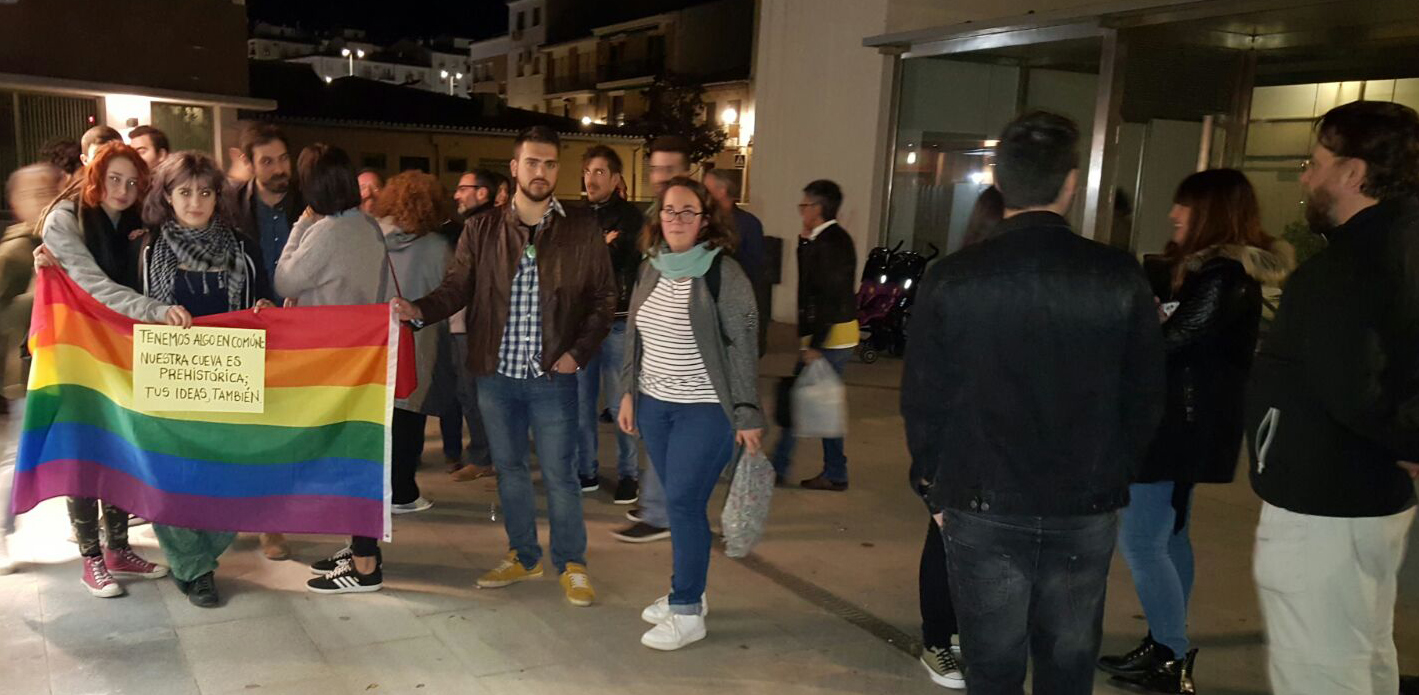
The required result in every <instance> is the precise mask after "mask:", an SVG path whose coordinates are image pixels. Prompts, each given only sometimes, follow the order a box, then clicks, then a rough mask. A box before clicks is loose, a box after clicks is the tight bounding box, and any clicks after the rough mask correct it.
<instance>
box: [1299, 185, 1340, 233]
mask: <svg viewBox="0 0 1419 695" xmlns="http://www.w3.org/2000/svg"><path fill="white" fill-rule="evenodd" d="M1334 207H1335V198H1334V197H1333V196H1331V195H1330V192H1329V191H1327V190H1325V189H1324V188H1316V189H1312V190H1309V191H1306V224H1307V225H1309V226H1310V228H1311V232H1312V233H1314V234H1325V233H1326V232H1329V231H1331V230H1332V229H1335V222H1334V221H1333V220H1332V217H1331V210H1332V209H1333V208H1334Z"/></svg>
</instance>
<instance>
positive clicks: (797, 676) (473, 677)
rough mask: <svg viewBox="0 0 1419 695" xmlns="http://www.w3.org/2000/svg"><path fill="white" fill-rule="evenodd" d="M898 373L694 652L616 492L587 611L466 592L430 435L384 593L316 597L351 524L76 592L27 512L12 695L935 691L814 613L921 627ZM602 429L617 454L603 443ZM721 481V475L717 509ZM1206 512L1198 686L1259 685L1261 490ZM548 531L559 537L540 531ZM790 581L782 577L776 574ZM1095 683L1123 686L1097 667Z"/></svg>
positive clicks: (858, 384)
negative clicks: (194, 566) (663, 645)
mask: <svg viewBox="0 0 1419 695" xmlns="http://www.w3.org/2000/svg"><path fill="white" fill-rule="evenodd" d="M790 360H791V356H790V355H789V354H787V353H786V352H782V351H780V352H777V353H776V354H774V355H771V356H770V357H769V358H768V359H767V360H766V361H765V364H764V372H765V373H766V374H782V373H786V372H787V371H788V369H789V367H790V366H791V364H790ZM899 374H900V365H899V363H897V362H895V361H892V360H884V361H883V362H881V363H879V364H877V365H872V366H865V365H861V364H853V365H852V366H850V367H849V372H848V381H849V383H850V385H851V386H852V388H851V390H850V398H851V411H852V414H853V422H852V433H851V436H850V439H849V444H848V454H849V458H850V461H851V464H850V466H851V471H852V476H853V478H852V489H851V490H850V491H849V492H847V493H844V494H837V493H825V492H806V491H801V490H782V491H780V492H779V493H778V494H777V496H776V498H775V500H774V509H773V516H772V522H771V526H770V529H769V535H768V537H767V538H766V540H765V541H764V543H763V544H762V545H761V546H760V547H759V549H758V550H757V551H756V556H757V562H756V563H750V564H745V563H739V562H735V561H732V560H729V559H727V558H725V557H724V556H723V555H721V554H718V553H716V555H715V557H714V559H713V561H712V566H711V572H710V585H709V586H710V589H709V592H710V595H711V602H712V603H713V613H712V614H711V616H710V618H709V628H710V636H709V638H708V639H707V640H705V641H703V642H701V643H699V644H696V645H694V646H692V647H690V648H687V649H685V650H683V651H680V652H676V653H659V652H653V651H651V650H648V649H646V648H644V647H642V646H641V645H640V644H639V641H638V640H639V636H640V634H641V633H642V632H643V631H644V630H645V629H646V627H647V626H646V625H644V624H643V623H641V621H640V618H639V612H640V609H641V608H642V607H643V606H644V605H645V604H646V603H648V602H650V601H651V600H653V599H654V598H655V597H657V596H659V595H661V594H663V593H664V592H665V589H666V585H667V583H668V577H669V563H670V545H669V543H666V542H661V543H655V544H649V545H642V546H632V545H625V544H621V543H617V542H615V541H614V540H612V539H611V538H610V537H609V535H608V532H609V531H610V530H611V529H612V528H614V527H616V526H617V525H619V524H621V523H623V520H622V518H621V513H622V512H623V511H624V508H623V507H618V506H615V505H612V504H611V503H610V492H609V490H607V489H603V490H602V491H601V492H598V493H595V494H592V495H588V496H587V498H586V518H587V526H588V531H589V537H590V543H591V547H590V549H589V553H588V556H589V561H590V568H591V573H592V578H593V581H594V582H595V585H596V589H597V592H598V601H597V604H596V605H595V606H594V607H592V608H574V607H572V606H570V605H568V604H567V603H566V602H565V600H564V599H563V598H562V596H561V592H560V589H559V587H558V586H557V582H556V579H555V578H554V577H552V576H551V574H550V573H549V574H548V577H547V578H546V579H544V580H541V581H536V582H531V583H527V584H522V585H518V586H514V587H510V588H507V589H499V590H491V591H480V590H478V589H476V588H473V579H474V577H475V576H476V575H477V573H478V572H480V571H482V570H484V569H486V568H488V567H491V566H492V565H494V564H496V562H497V561H498V559H499V558H500V556H501V555H502V554H503V553H504V552H505V542H506V541H505V537H504V535H503V532H502V528H501V518H500V517H499V518H498V519H497V520H496V521H494V520H492V519H491V518H490V516H492V514H491V513H492V512H493V511H494V504H495V501H496V492H495V491H494V489H493V486H492V483H490V482H488V481H486V480H483V481H476V482H473V483H463V484H458V483H453V482H450V481H449V480H448V479H447V476H446V475H445V474H444V473H443V472H442V469H443V466H442V463H441V458H442V457H441V456H440V455H439V453H438V446H437V443H436V442H437V433H436V429H435V428H433V427H431V428H430V430H429V434H430V441H429V447H428V453H427V454H426V456H425V460H426V461H427V462H428V464H427V465H426V466H425V469H424V470H423V471H422V472H421V474H420V482H421V484H422V485H423V486H424V490H425V495H426V496H427V497H429V498H431V499H433V500H434V502H435V507H434V508H433V509H432V510H430V511H428V512H424V513H420V514H413V515H406V516H403V517H399V518H398V519H397V521H396V524H395V539H396V540H395V542H394V543H393V544H390V545H388V546H387V547H386V551H385V552H386V556H385V557H386V568H387V569H386V588H385V590H384V591H382V592H379V593H375V594H365V595H356V596H318V595H315V594H310V593H307V592H306V591H305V590H304V586H303V585H304V582H305V580H306V579H308V578H309V577H310V574H309V572H308V571H307V569H306V567H305V565H304V564H303V563H304V562H309V561H312V560H315V559H319V558H320V557H322V556H323V555H324V554H325V553H327V552H330V551H332V550H334V549H336V548H338V547H339V545H340V544H341V543H340V541H339V540H337V539H328V538H305V537H302V538H297V539H294V540H295V542H294V550H295V553H296V558H297V561H292V562H270V561H267V560H265V559H264V558H262V557H261V555H260V553H259V551H258V549H257V547H256V539H255V537H252V536H244V537H242V538H240V539H239V540H238V542H237V544H236V545H235V546H234V547H233V548H232V550H231V551H229V552H228V553H227V554H226V555H225V556H224V557H223V559H222V568H221V569H220V570H219V573H218V579H219V586H220V588H221V590H222V592H223V595H224V598H225V599H226V601H225V605H224V606H223V607H221V608H219V609H215V610H202V609H198V608H194V607H192V606H190V605H188V604H187V602H186V599H185V598H184V597H183V596H181V595H180V594H179V593H178V591H177V589H176V588H175V587H174V586H173V585H172V584H171V583H170V582H169V581H168V580H158V581H138V582H126V585H127V588H128V591H129V593H128V595H127V596H125V597H123V598H120V599H110V600H100V599H95V598H92V597H90V596H89V595H88V594H87V592H86V591H85V590H84V589H83V587H82V586H81V585H80V583H79V579H78V577H79V564H78V561H77V555H76V550H75V546H74V545H73V544H72V543H68V542H66V541H65V540H64V539H65V538H66V537H67V534H68V531H67V521H66V518H65V514H64V508H63V505H62V503H60V502H57V501H53V502H49V503H46V504H45V505H43V506H42V507H41V508H40V509H39V510H37V511H35V512H33V513H31V514H29V515H26V517H24V518H22V519H21V530H20V532H19V533H18V534H17V535H16V537H15V538H14V541H13V552H14V553H15V554H16V555H17V556H18V557H19V558H21V559H23V560H25V566H24V567H23V569H22V571H21V572H19V573H17V574H15V575H12V576H8V577H0V693H4V694H5V695H29V694H31V693H53V694H54V695H70V694H78V693H85V694H88V693H95V694H97V693H103V694H108V693H115V694H116V693H141V694H143V695H156V694H167V693H173V694H187V693H202V694H204V695H217V694H221V693H246V694H252V693H255V694H261V695H275V694H285V693H417V694H428V695H432V694H434V693H460V694H461V693H471V694H477V693H488V694H489V695H493V694H496V695H511V694H513V693H561V692H575V693H578V694H579V695H597V694H600V693H608V694H610V693H616V694H617V695H621V694H637V693H647V694H649V693H656V694H659V693H666V694H670V693H709V692H730V691H733V692H741V693H759V692H762V693H775V694H779V693H783V694H789V693H893V694H900V695H910V694H912V693H936V692H943V691H942V690H941V689H939V688H937V687H936V686H934V685H932V684H931V683H930V682H929V681H928V680H926V678H925V674H924V671H923V669H922V667H921V665H920V664H918V663H917V662H916V661H915V660H914V659H913V658H912V657H910V656H908V655H907V654H906V653H905V652H904V651H903V649H900V648H898V646H894V645H893V644H890V643H888V642H887V641H884V640H883V639H882V638H880V637H879V636H877V635H876V634H873V632H870V631H868V630H864V629H862V628H860V627H858V626H857V625H854V624H853V623H851V622H849V621H848V620H845V619H844V618H843V617H840V616H839V615H835V614H834V613H832V612H830V611H828V610H825V609H824V608H823V607H821V606H823V605H827V604H829V603H831V601H826V602H825V601H824V600H823V597H824V596H826V595H829V594H830V595H831V596H833V597H836V598H839V599H841V600H843V601H846V602H847V603H849V604H852V605H853V606H854V607H855V608H856V609H857V611H859V612H860V613H865V614H866V616H867V617H866V618H863V617H862V616H859V618H860V621H864V620H865V621H866V622H868V623H874V622H876V621H878V620H880V624H879V627H880V628H882V629H879V630H876V632H878V633H891V632H895V631H900V632H902V633H906V634H907V635H910V636H912V637H915V636H917V635H918V627H919V625H918V621H919V619H918V617H917V612H916V611H917V599H916V592H917V586H916V584H917V581H916V575H917V561H918V557H919V553H920V548H921V541H922V538H923V534H924V533H925V526H926V519H925V514H924V511H923V510H922V509H921V508H920V505H919V503H918V502H917V501H916V500H915V499H914V497H913V496H912V494H911V493H910V491H908V490H907V488H906V485H905V471H906V452H905V447H904V444H903V441H902V436H901V420H900V416H899V414H898V411H897V395H898V394H897V391H896V388H895V387H896V383H897V380H898V378H899ZM766 383H767V382H766ZM602 439H603V451H607V452H609V449H610V447H611V446H612V444H611V438H610V437H603V438H602ZM817 453H818V449H817V447H816V444H810V445H806V446H803V447H801V448H800V451H799V455H798V458H797V462H798V466H799V468H800V469H801V470H800V471H797V473H801V474H802V475H801V476H796V477H807V476H809V475H812V474H813V473H816V469H815V468H814V466H813V464H814V462H815V461H816V460H817V459H818V456H817ZM603 460H609V457H603ZM606 487H609V486H606ZM722 495H723V486H721V489H720V491H719V494H717V495H716V498H715V502H714V503H713V504H714V505H717V504H718V502H719V500H721V499H722ZM1195 509H1196V513H1195V518H1194V531H1193V537H1194V542H1195V544H1196V547H1197V556H1198V579H1197V588H1196V591H1195V595H1194V597H1193V602H1192V604H1193V605H1192V615H1191V622H1192V632H1193V635H1194V638H1195V641H1196V643H1197V645H1198V646H1199V647H1200V648H1201V656H1200V658H1199V662H1198V685H1199V692H1204V693H1209V694H1211V695H1222V694H1237V695H1240V694H1242V693H1264V692H1266V687H1265V678H1264V675H1263V668H1262V660H1261V657H1262V653H1263V652H1262V645H1261V639H1262V637H1261V625H1260V620H1259V616H1258V613H1257V609H1256V599H1255V594H1254V589H1253V586H1252V583H1251V581H1250V578H1249V575H1250V551H1251V538H1252V536H1251V534H1252V529H1253V528H1254V525H1255V519H1256V514H1257V503H1256V501H1255V498H1254V496H1253V495H1252V494H1251V492H1250V491H1249V490H1248V489H1247V487H1246V486H1245V484H1244V483H1243V484H1234V485H1230V486H1207V487H1202V488H1199V489H1198V492H1197V502H1196V505H1195ZM712 518H713V516H712ZM543 533H544V536H543V538H544V541H545V526H544V527H543ZM134 540H135V545H137V546H138V547H139V548H140V552H146V553H147V554H148V556H149V557H150V558H153V559H159V558H160V556H161V553H160V551H158V550H157V545H156V542H155V541H154V540H153V538H152V534H151V530H149V529H148V528H147V527H139V528H138V529H135V531H134ZM1413 565H1414V563H1411V566H1410V567H1408V568H1407V570H1406V572H1407V574H1406V576H1405V581H1404V584H1403V589H1402V591H1403V596H1402V597H1401V602H1402V603H1401V606H1400V615H1399V616H1398V618H1397V621H1396V624H1397V626H1398V628H1397V629H1398V631H1399V632H1398V640H1399V647H1400V654H1401V660H1402V662H1403V663H1404V664H1405V665H1406V666H1408V667H1409V670H1411V671H1413V670H1419V621H1416V620H1415V618H1416V617H1419V571H1415V568H1414V567H1413ZM764 567H767V568H768V570H767V571H765V570H764V569H763V568H764ZM785 576H787V577H789V578H791V579H792V581H775V579H779V580H782V579H783V578H784V577H785ZM789 586H791V587H794V588H795V589H796V591H793V590H790V589H789V588H787V587H789ZM805 586H806V587H810V588H811V589H812V590H810V591H804V590H803V589H804V587H805ZM1109 588H1110V593H1109V610H1108V615H1107V617H1106V623H1105V626H1106V632H1107V634H1106V638H1105V649H1106V650H1121V649H1126V648H1127V647H1130V646H1131V645H1132V643H1133V642H1134V641H1135V640H1137V639H1138V638H1139V637H1140V636H1141V634H1142V633H1143V631H1144V630H1145V627H1144V625H1143V623H1142V621H1141V619H1140V618H1141V616H1140V611H1139V608H1138V602H1137V599H1136V598H1134V595H1133V592H1132V586H1131V583H1130V579H1129V577H1128V572H1127V568H1126V567H1125V566H1124V565H1123V564H1122V562H1121V561H1116V563H1115V569H1114V572H1113V573H1112V575H1111V578H1110V587H1109ZM908 648H909V645H908ZM1097 691H1098V692H1104V693H1111V692H1121V691H1115V690H1113V689H1112V688H1111V687H1110V686H1108V685H1107V684H1106V681H1104V680H1103V679H1100V681H1099V685H1098V687H1097Z"/></svg>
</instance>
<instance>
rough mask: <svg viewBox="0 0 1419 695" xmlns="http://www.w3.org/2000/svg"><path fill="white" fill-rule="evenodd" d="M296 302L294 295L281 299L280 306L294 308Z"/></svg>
mask: <svg viewBox="0 0 1419 695" xmlns="http://www.w3.org/2000/svg"><path fill="white" fill-rule="evenodd" d="M297 304H299V302H297V301H296V298H295V297H286V298H285V299H284V300H282V301H281V306H283V307H285V308H287V309H294V308H295V306H296V305H297Z"/></svg>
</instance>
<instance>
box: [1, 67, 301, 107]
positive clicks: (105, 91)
mask: <svg viewBox="0 0 1419 695" xmlns="http://www.w3.org/2000/svg"><path fill="white" fill-rule="evenodd" d="M0 89H5V90H14V91H20V92H41V93H45V94H63V95H66V96H81V97H92V96H105V95H110V94H130V95H133V96H138V97H144V98H148V99H153V100H156V101H171V102H178V103H183V104H195V105H198V106H226V107H231V108H238V109H247V110H249V111H271V110H274V109H275V108H276V102H275V101H272V100H270V99H256V98H253V97H241V96H231V95H227V94H208V93H205V92H186V91H182V90H177V89H158V88H154V87H139V86H135V85H125V84H114V83H112V82H89V81H87V80H69V79H63V78H58V77H37V76H34V75H15V74H10V73H0Z"/></svg>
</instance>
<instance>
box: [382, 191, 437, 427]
mask: <svg viewBox="0 0 1419 695" xmlns="http://www.w3.org/2000/svg"><path fill="white" fill-rule="evenodd" d="M379 227H380V230H381V231H383V232H384V244H385V246H386V247H388V248H389V258H390V261H391V262H392V263H393V264H394V275H395V277H397V278H399V289H401V290H403V291H404V296H405V297H422V296H424V295H426V294H428V293H429V292H432V291H433V290H434V288H435V287H438V286H439V283H441V282H443V274H444V271H445V270H447V268H448V261H449V259H450V258H451V257H452V255H453V251H452V249H450V248H449V244H448V240H447V239H445V238H444V237H443V236H442V235H440V234H438V233H434V232H430V233H428V234H423V235H415V234H410V233H408V232H405V231H404V230H402V229H400V228H399V227H398V226H396V225H395V224H394V220H392V219H390V218H388V217H385V218H382V219H380V221H379ZM389 291H390V292H393V284H392V283H391V287H390V290H389ZM446 333H448V322H446V321H440V322H438V323H437V324H435V325H432V326H427V327H425V328H424V329H423V330H421V331H415V332H414V365H415V368H416V370H417V371H418V373H419V386H418V387H417V388H415V389H414V392H413V393H411V394H409V397H408V398H401V399H396V400H395V401H394V407H396V408H401V409H403V410H412V411H414V412H422V413H425V414H427V415H437V414H438V411H437V409H436V408H431V407H429V406H430V405H435V404H434V403H432V402H431V401H433V400H437V399H430V398H429V395H430V390H431V389H430V387H431V386H433V385H434V364H435V363H437V362H438V355H439V346H440V345H441V344H443V343H444V340H443V337H444V334H446Z"/></svg>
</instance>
